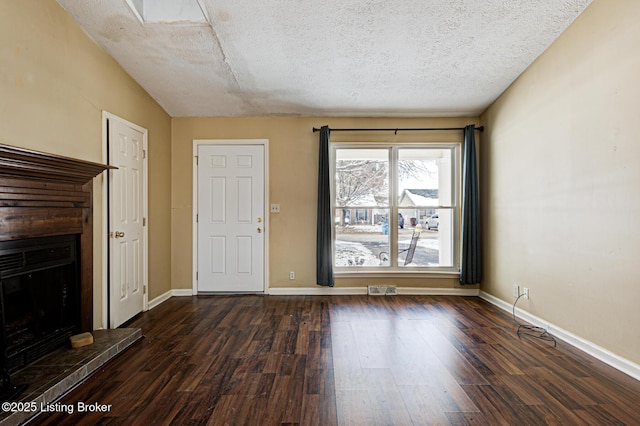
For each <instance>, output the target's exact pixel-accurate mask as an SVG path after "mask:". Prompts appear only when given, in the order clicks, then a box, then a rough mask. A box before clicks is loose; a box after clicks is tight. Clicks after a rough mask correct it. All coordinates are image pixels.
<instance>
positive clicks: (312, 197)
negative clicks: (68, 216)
mask: <svg viewBox="0 0 640 426" xmlns="http://www.w3.org/2000/svg"><path fill="white" fill-rule="evenodd" d="M476 122H477V118H451V119H364V118H299V117H264V118H174V119H173V126H172V131H173V136H172V155H171V158H172V170H173V178H172V190H171V193H172V212H173V213H172V242H173V243H172V266H171V272H172V283H173V286H174V288H192V180H193V168H192V165H193V157H192V155H193V140H194V139H268V140H269V168H270V173H269V192H270V200H269V201H268V202H269V203H278V204H280V206H281V212H280V213H278V214H273V215H270V221H271V223H270V235H269V256H270V261H269V278H270V286H271V287H272V288H274V287H312V288H316V287H317V286H316V279H315V277H316V275H315V274H316V253H315V244H316V205H317V185H318V184H317V179H318V177H317V173H318V133H313V132H312V130H311V129H312V128H313V127H320V126H322V125H325V124H328V125H329V126H331V127H335V128H339V127H343V128H344V127H350V128H353V127H464V126H465V125H467V124H475V123H476ZM461 139H462V132H461V131H458V132H430V133H425V132H422V133H413V134H411V133H403V132H400V133H399V134H398V135H397V136H395V135H394V134H393V133H386V134H378V133H365V134H362V133H361V134H354V133H333V134H332V136H331V140H332V142H337V141H354V142H358V141H384V140H390V141H418V142H419V141H440V142H450V141H458V142H459V141H461ZM289 271H295V272H296V279H295V281H289ZM390 282H392V283H395V284H396V285H399V286H421V287H436V288H452V287H455V286H458V279H457V278H439V279H438V278H431V279H415V278H414V279H409V278H405V279H401V278H386V279H373V278H366V279H363V278H360V279H345V278H343V279H337V280H336V287H354V286H366V285H368V284H375V283H390ZM471 288H473V287H471Z"/></svg>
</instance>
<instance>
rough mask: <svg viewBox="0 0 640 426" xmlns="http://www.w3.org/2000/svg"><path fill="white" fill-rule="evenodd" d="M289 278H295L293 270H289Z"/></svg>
mask: <svg viewBox="0 0 640 426" xmlns="http://www.w3.org/2000/svg"><path fill="white" fill-rule="evenodd" d="M289 279H290V280H295V279H296V273H295V272H293V271H291V272H289Z"/></svg>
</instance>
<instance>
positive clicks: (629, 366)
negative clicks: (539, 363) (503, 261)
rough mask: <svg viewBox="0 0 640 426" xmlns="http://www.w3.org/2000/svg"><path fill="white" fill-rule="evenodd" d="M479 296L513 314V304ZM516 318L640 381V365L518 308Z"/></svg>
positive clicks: (493, 297) (483, 293)
mask: <svg viewBox="0 0 640 426" xmlns="http://www.w3.org/2000/svg"><path fill="white" fill-rule="evenodd" d="M479 296H480V298H482V299H484V300H486V301H487V302H489V303H491V304H492V305H495V306H497V307H499V308H500V309H504V310H505V311H507V312H509V313H512V309H513V304H509V303H507V302H505V301H504V300H502V299H498V298H497V297H495V296H492V295H491V294H489V293H486V292H484V291H481V292H480V295H479ZM516 316H518V317H519V318H522V319H523V320H525V321H527V322H528V323H530V324H533V325H537V326H540V327H543V328H545V329H546V330H547V331H548V332H549V334H551V335H553V337H557V338H558V339H560V340H562V341H564V342H567V343H569V344H570V345H572V346H575V347H576V348H578V349H580V350H581V351H583V352H586V353H588V354H589V355H591V356H592V357H594V358H597V359H599V360H600V361H602V362H604V363H605V364H608V365H610V366H611V367H613V368H615V369H617V370H620V371H622V372H623V373H625V374H627V375H629V376H631V377H633V378H634V379H636V380H640V365H638V364H636V363H634V362H632V361H630V360H628V359H626V358H623V357H621V356H619V355H616V354H614V353H613V352H611V351H609V350H607V349H605V348H603V347H601V346H598V345H596V344H595V343H593V342H590V341H588V340H585V339H583V338H582V337H580V336H576V335H575V334H573V333H571V332H569V331H567V330H564V329H562V328H560V327H558V326H556V325H554V324H551V323H549V322H548V321H545V320H543V319H542V318H539V317H537V316H535V315H532V314H530V313H529V312H527V311H525V310H522V309H519V308H518V307H516Z"/></svg>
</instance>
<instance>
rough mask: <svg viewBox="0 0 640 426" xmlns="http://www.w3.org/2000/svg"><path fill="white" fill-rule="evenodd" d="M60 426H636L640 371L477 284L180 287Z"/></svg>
mask: <svg viewBox="0 0 640 426" xmlns="http://www.w3.org/2000/svg"><path fill="white" fill-rule="evenodd" d="M128 326H132V327H141V328H142V330H143V334H144V335H145V338H144V339H143V340H142V341H140V342H139V343H137V344H136V345H135V346H133V347H132V348H131V349H129V350H128V351H126V352H125V353H123V354H122V355H120V356H119V357H117V358H116V359H114V360H113V361H111V362H110V363H109V364H107V365H106V366H105V367H104V368H102V369H101V370H100V371H99V372H98V373H96V374H95V375H93V376H92V377H90V378H89V379H88V380H87V381H86V382H84V383H83V384H82V385H80V386H79V387H78V388H76V389H75V390H74V391H72V392H71V393H69V394H68V395H67V396H66V397H64V398H63V399H62V400H61V401H60V403H61V404H73V405H75V404H77V402H78V401H82V402H85V403H93V402H98V403H100V404H110V405H111V409H110V411H108V412H105V413H77V412H75V413H74V414H72V415H69V414H67V413H54V414H50V415H48V416H47V415H40V416H39V417H37V418H36V420H35V421H34V423H35V424H52V425H53V424H55V425H80V424H85V425H111V424H126V425H149V424H167V425H169V424H171V425H201V424H210V425H226V424H229V425H293V424H300V425H432V424H433V425H449V424H454V425H464V424H487V425H542V424H562V425H610V424H611V425H615V424H626V425H638V424H640V382H638V381H636V380H634V379H632V378H630V377H628V376H626V375H624V374H622V373H620V372H618V371H617V370H614V369H613V368H611V367H609V366H607V365H605V364H603V363H601V362H600V361H597V360H595V359H594V358H592V357H590V356H588V355H586V354H584V353H582V352H580V351H578V350H577V349H575V348H573V347H571V346H569V345H567V344H565V343H563V342H562V341H559V342H558V346H557V347H553V345H552V344H549V342H545V341H541V340H536V339H532V338H528V337H521V338H519V337H518V336H517V335H516V333H515V329H516V327H515V326H514V324H513V322H512V319H511V317H510V315H508V314H506V313H504V312H503V311H501V310H499V309H498V308H495V307H494V306H492V305H490V304H488V303H486V302H485V301H483V300H481V299H479V298H475V297H466V298H465V297H448V296H438V297H429V296H373V297H372V296H330V297H324V296H307V297H305V296H217V297H215V296H207V297H180V298H172V299H170V300H169V301H167V302H165V303H163V304H162V305H160V306H159V307H157V308H155V309H153V310H151V311H149V312H146V313H144V314H142V315H140V316H139V317H138V318H136V319H135V320H134V321H133V322H132V323H130V324H128Z"/></svg>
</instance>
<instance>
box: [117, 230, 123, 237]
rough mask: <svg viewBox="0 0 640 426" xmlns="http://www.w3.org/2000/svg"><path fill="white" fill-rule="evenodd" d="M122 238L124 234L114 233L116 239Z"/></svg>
mask: <svg viewBox="0 0 640 426" xmlns="http://www.w3.org/2000/svg"><path fill="white" fill-rule="evenodd" d="M122 237H124V232H120V231H116V238H122Z"/></svg>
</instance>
